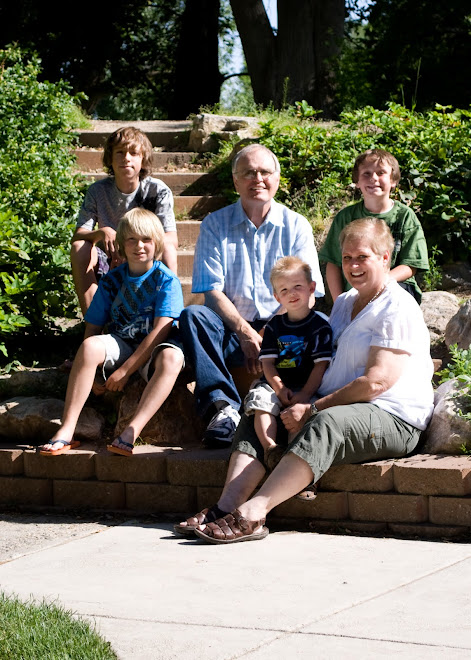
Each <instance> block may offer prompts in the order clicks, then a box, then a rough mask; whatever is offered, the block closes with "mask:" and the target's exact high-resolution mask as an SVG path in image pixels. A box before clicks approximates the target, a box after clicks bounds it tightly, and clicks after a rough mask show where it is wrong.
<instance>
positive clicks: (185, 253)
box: [177, 248, 195, 278]
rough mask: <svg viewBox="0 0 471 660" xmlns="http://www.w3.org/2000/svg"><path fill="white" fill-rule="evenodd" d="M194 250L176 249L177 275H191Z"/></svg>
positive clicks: (180, 276)
mask: <svg viewBox="0 0 471 660" xmlns="http://www.w3.org/2000/svg"><path fill="white" fill-rule="evenodd" d="M194 256H195V251H194V250H193V249H191V248H187V249H179V250H177V260H178V261H177V263H178V277H179V278H182V277H191V276H192V275H193V258H194Z"/></svg>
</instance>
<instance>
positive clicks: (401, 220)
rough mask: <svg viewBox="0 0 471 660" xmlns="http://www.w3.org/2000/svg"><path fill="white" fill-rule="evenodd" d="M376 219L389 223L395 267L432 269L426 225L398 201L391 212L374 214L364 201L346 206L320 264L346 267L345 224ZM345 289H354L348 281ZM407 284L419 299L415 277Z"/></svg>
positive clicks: (336, 219) (323, 252)
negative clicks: (341, 238) (342, 234)
mask: <svg viewBox="0 0 471 660" xmlns="http://www.w3.org/2000/svg"><path fill="white" fill-rule="evenodd" d="M365 217H373V218H381V219H382V220H384V221H385V222H386V224H387V225H388V227H389V229H390V230H391V234H392V236H393V239H394V250H393V254H392V257H391V268H394V267H395V266H400V265H405V266H410V267H411V268H417V270H428V268H429V264H428V253H427V243H426V241H425V236H424V232H423V229H422V225H421V224H420V222H419V220H418V218H417V216H416V215H415V213H414V211H413V210H412V209H411V208H410V207H409V206H406V205H405V204H402V203H401V202H396V201H395V202H394V206H393V207H392V209H391V210H390V211H387V213H371V212H370V211H368V209H367V208H365V206H364V204H363V201H361V202H357V203H356V204H352V205H350V206H346V207H345V208H344V209H342V210H341V211H339V213H337V215H336V216H335V218H334V220H333V222H332V224H331V226H330V229H329V233H328V234H327V238H326V239H325V242H324V245H323V246H322V248H321V249H320V251H319V261H327V262H330V263H333V264H335V265H336V266H338V267H339V268H342V250H341V249H340V243H339V236H340V232H341V231H342V229H343V228H344V227H345V225H348V224H349V223H350V222H352V220H358V219H360V218H365ZM343 282H344V290H345V291H346V290H347V289H350V288H351V287H350V285H349V284H348V283H347V282H346V280H345V278H344V279H343ZM405 283H406V284H410V285H412V287H413V288H414V289H415V291H416V292H417V294H418V296H419V298H420V295H421V291H420V289H419V287H418V285H417V282H416V281H415V277H409V279H407V280H405Z"/></svg>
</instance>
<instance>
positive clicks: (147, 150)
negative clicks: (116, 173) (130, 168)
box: [103, 126, 152, 179]
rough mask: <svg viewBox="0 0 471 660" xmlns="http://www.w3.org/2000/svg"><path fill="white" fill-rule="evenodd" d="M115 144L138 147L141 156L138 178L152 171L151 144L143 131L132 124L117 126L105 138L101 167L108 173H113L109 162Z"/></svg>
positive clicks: (142, 177) (127, 147)
mask: <svg viewBox="0 0 471 660" xmlns="http://www.w3.org/2000/svg"><path fill="white" fill-rule="evenodd" d="M117 146H122V147H125V148H126V149H132V148H135V149H136V148H137V149H139V151H140V153H141V156H142V165H141V171H140V172H139V179H144V178H145V177H146V176H148V175H149V174H151V173H152V144H151V141H150V140H149V138H148V137H147V135H146V134H145V133H144V132H143V131H141V130H140V129H139V128H134V126H125V127H124V128H118V130H117V131H115V132H114V133H111V135H110V136H109V137H108V138H107V139H106V142H105V146H104V151H103V167H104V168H105V170H106V171H107V172H108V173H109V174H113V168H112V165H111V163H112V162H113V149H114V148H115V147H117Z"/></svg>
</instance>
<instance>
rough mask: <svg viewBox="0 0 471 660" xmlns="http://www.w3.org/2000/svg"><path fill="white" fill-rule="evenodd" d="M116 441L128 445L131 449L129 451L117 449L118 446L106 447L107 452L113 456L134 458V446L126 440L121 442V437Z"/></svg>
mask: <svg viewBox="0 0 471 660" xmlns="http://www.w3.org/2000/svg"><path fill="white" fill-rule="evenodd" d="M116 440H117V442H119V443H120V444H121V445H126V447H129V449H122V448H121V447H116V445H106V448H107V450H108V451H110V452H111V453H112V454H118V455H119V456H132V451H133V449H134V445H133V444H131V443H130V442H125V441H124V440H121V436H119V438H116Z"/></svg>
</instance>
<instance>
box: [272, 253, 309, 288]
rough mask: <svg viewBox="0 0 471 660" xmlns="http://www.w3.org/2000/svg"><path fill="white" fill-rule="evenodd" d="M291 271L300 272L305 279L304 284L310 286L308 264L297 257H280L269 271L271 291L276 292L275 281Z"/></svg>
mask: <svg viewBox="0 0 471 660" xmlns="http://www.w3.org/2000/svg"><path fill="white" fill-rule="evenodd" d="M293 270H301V271H302V272H303V273H304V275H305V277H306V282H307V283H308V284H311V282H312V272H311V267H310V265H309V264H307V263H306V262H305V261H303V260H302V259H300V258H299V257H281V259H278V261H277V262H276V264H275V265H274V266H273V268H272V269H271V271H270V284H271V285H272V287H273V291H276V286H275V282H276V280H277V279H278V278H279V277H282V276H283V275H286V273H289V272H291V271H293Z"/></svg>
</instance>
